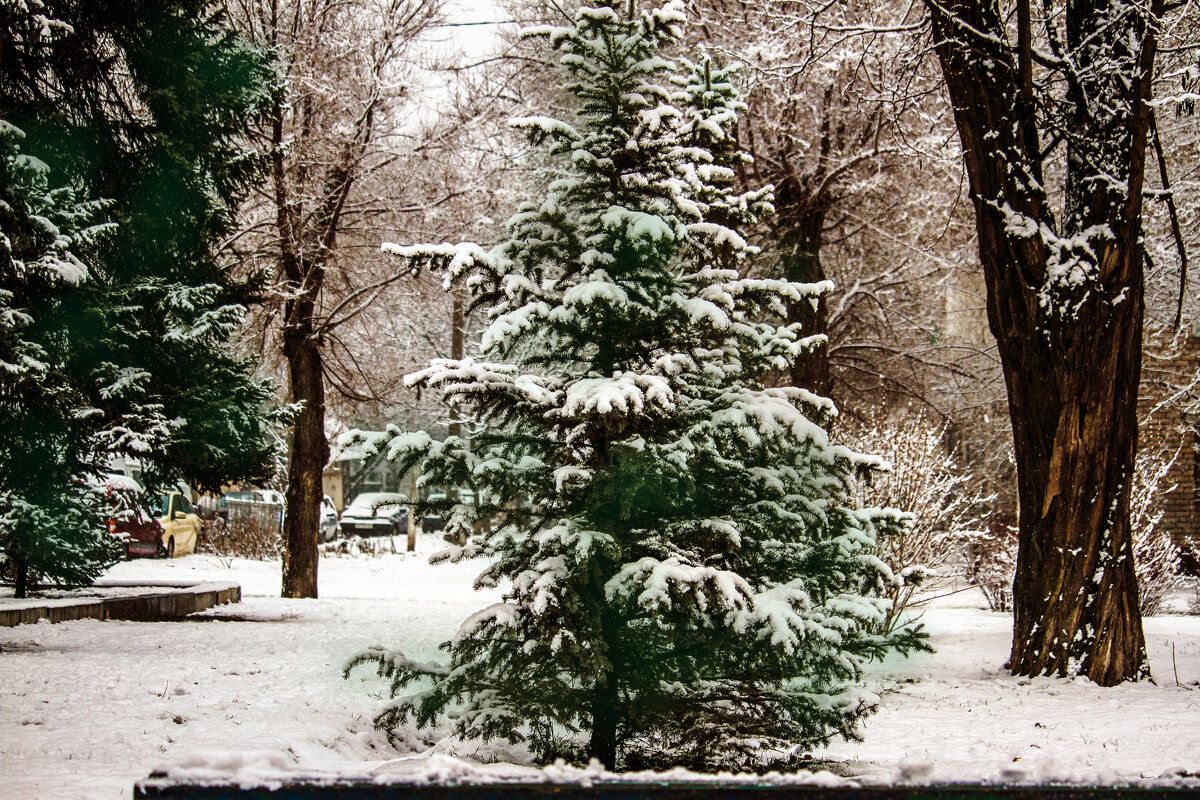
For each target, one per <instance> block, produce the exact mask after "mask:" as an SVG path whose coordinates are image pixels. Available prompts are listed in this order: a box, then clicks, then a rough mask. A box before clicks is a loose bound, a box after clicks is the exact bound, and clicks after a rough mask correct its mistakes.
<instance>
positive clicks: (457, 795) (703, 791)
mask: <svg viewBox="0 0 1200 800" xmlns="http://www.w3.org/2000/svg"><path fill="white" fill-rule="evenodd" d="M133 796H134V798H135V799H142V798H157V799H159V800H235V799H236V800H367V798H370V799H371V800H517V798H530V799H531V800H716V798H720V800H991V799H992V798H995V800H1181V799H1182V798H1192V797H1200V788H1190V787H1186V786H1161V787H1159V786H1061V785H1056V786H1029V785H1008V784H970V783H959V784H935V785H928V786H914V785H900V786H814V785H805V784H766V785H756V784H747V783H732V782H729V783H727V782H723V781H711V782H710V781H703V782H695V783H684V782H675V783H635V782H622V781H605V782H597V783H593V784H592V785H590V786H584V785H582V784H570V783H478V784H471V783H457V784H435V783H421V784H377V783H367V782H349V783H333V782H329V781H324V782H321V781H310V782H304V781H301V782H295V783H283V784H279V785H274V786H261V787H254V786H238V785H234V784H210V785H202V784H179V783H172V782H170V781H168V780H164V779H156V778H150V779H148V780H146V781H142V782H140V783H138V784H137V785H136V786H135V787H134V791H133Z"/></svg>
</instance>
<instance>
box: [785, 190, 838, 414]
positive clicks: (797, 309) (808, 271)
mask: <svg viewBox="0 0 1200 800" xmlns="http://www.w3.org/2000/svg"><path fill="white" fill-rule="evenodd" d="M824 225H825V214H824V213H823V212H808V213H803V214H800V215H797V216H796V217H795V219H794V220H791V225H790V227H789V228H788V229H787V230H785V231H783V233H782V235H781V236H780V237H779V252H780V261H781V262H782V265H783V275H784V277H785V278H786V279H787V280H789V281H798V282H800V283H816V282H818V281H823V280H825V270H824V268H823V267H822V266H821V234H822V231H823V229H824ZM787 312H788V313H787V321H788V323H789V324H791V323H794V322H799V323H800V331H801V335H802V336H813V335H815V334H828V333H829V315H828V309H827V308H826V304H825V296H824V295H822V296H820V297H819V298H817V300H816V302H813V301H811V300H801V301H800V302H789V303H788V308H787ZM789 377H790V379H791V384H792V386H799V387H800V388H803V389H808V390H809V391H811V392H815V393H816V394H819V395H821V396H822V397H828V396H829V393H830V390H831V389H832V381H831V378H830V374H829V343H828V342H827V341H826V342H822V343H821V344H819V345H817V346H816V347H814V348H813V349H811V350H809V351H808V352H806V353H801V354H800V357H799V358H797V359H796V360H795V361H794V362H793V363H792V368H791V371H790V376H789Z"/></svg>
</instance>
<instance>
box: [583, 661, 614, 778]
mask: <svg viewBox="0 0 1200 800" xmlns="http://www.w3.org/2000/svg"><path fill="white" fill-rule="evenodd" d="M618 699H619V698H618V695H617V685H616V681H615V680H614V679H613V675H612V673H611V672H610V673H607V674H606V675H604V677H603V678H602V679H600V680H598V681H597V682H596V686H595V688H593V689H592V738H591V740H590V741H589V742H588V757H590V758H594V759H596V760H597V761H599V762H600V763H601V764H603V765H604V767H605V769H608V770H610V771H612V770H615V769H616V768H617V713H618V712H617V701H618Z"/></svg>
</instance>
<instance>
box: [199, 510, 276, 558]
mask: <svg viewBox="0 0 1200 800" xmlns="http://www.w3.org/2000/svg"><path fill="white" fill-rule="evenodd" d="M196 551H197V552H199V553H208V554H211V555H215V556H218V557H220V558H226V559H228V558H249V559H253V560H255V561H270V560H272V559H276V558H279V556H280V554H281V553H282V552H283V538H282V537H281V536H280V530H279V526H278V525H277V524H272V523H271V521H270V520H267V519H264V518H263V516H262V515H259V514H236V513H234V514H230V515H229V520H228V521H225V520H223V519H221V518H220V517H217V518H216V519H213V520H210V521H208V522H206V523H204V532H203V534H202V535H201V537H200V544H199V545H198V546H197V548H196Z"/></svg>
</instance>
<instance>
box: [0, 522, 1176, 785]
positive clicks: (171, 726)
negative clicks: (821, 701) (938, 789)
mask: <svg viewBox="0 0 1200 800" xmlns="http://www.w3.org/2000/svg"><path fill="white" fill-rule="evenodd" d="M397 541H398V543H399V540H397ZM440 547H441V542H440V540H439V539H438V538H437V537H436V536H421V537H420V540H419V543H418V554H417V555H415V556H414V555H406V554H396V555H390V554H389V555H385V556H381V557H376V558H370V557H356V558H336V557H334V558H329V557H327V558H323V559H322V562H321V571H320V577H321V587H320V588H321V599H319V600H285V599H281V598H279V597H278V594H279V587H280V569H279V564H278V563H277V562H252V561H243V560H234V561H233V562H232V563H231V565H230V566H226V563H228V562H222V561H220V560H218V559H215V558H212V557H206V556H188V557H186V558H181V559H176V560H174V561H132V562H123V563H121V564H118V565H116V566H115V567H114V568H113V569H112V570H110V571H109V573H108V574H107V575H106V576H105V577H109V578H114V579H119V580H163V579H222V580H234V581H238V582H240V583H241V585H242V591H243V601H242V603H240V604H236V605H230V606H223V607H220V608H217V609H213V610H211V611H209V612H206V613H204V614H201V615H197V616H196V617H195V618H193V619H191V620H188V621H182V622H165V623H136V622H99V621H90V620H85V621H79V622H68V623H62V624H59V625H49V624H38V625H25V626H18V627H16V628H6V629H0V773H2V774H3V780H2V781H0V797H5V798H8V797H12V798H17V797H37V798H55V797H80V798H118V797H129V796H130V792H131V787H132V784H133V783H134V782H135V781H136V780H139V779H141V778H144V777H146V776H147V775H149V774H150V772H151V771H152V770H165V771H167V772H168V774H170V775H171V776H173V777H178V778H183V779H188V778H190V779H202V778H219V777H223V778H227V779H237V780H242V781H246V782H255V781H262V780H271V779H279V778H280V777H285V776H287V775H289V774H291V775H296V774H303V775H314V774H317V775H325V776H328V777H338V776H342V777H357V778H368V779H377V780H436V779H447V780H462V779H474V780H479V779H489V778H491V779H518V780H532V779H546V780H575V781H579V780H583V781H587V780H590V779H593V778H595V777H598V776H599V773H598V772H597V771H596V770H595V769H590V770H575V769H570V768H562V767H557V768H549V769H547V770H546V771H544V772H538V771H534V770H532V769H530V768H528V767H524V766H520V765H518V764H494V765H486V766H485V765H481V764H479V763H478V760H477V759H484V760H491V759H497V758H499V759H502V760H504V759H512V760H514V761H518V762H519V761H521V760H522V758H523V756H522V754H520V753H517V752H511V751H508V750H506V749H505V748H506V745H503V744H500V745H497V744H496V743H492V744H491V745H488V746H486V747H482V748H481V747H480V746H479V745H478V743H470V744H467V745H459V746H458V747H457V749H456V748H455V746H454V745H453V743H451V742H447V741H442V742H439V743H438V744H437V746H436V747H435V748H434V750H435V752H434V754H413V753H400V752H397V751H396V750H395V749H394V748H392V747H391V746H389V745H388V744H387V742H386V740H385V738H384V737H383V735H382V734H380V733H379V732H377V731H375V730H374V729H373V728H372V726H371V722H370V721H371V717H372V716H373V715H374V713H375V712H376V711H377V710H378V709H379V708H380V706H381V705H382V704H383V702H384V701H385V696H384V691H385V688H386V687H385V685H384V682H383V681H381V680H379V679H378V678H375V677H374V676H373V674H372V673H371V672H370V671H369V670H367V669H360V670H359V671H358V672H356V673H355V674H354V675H353V676H352V677H351V679H350V680H349V681H346V680H343V679H342V677H341V667H342V664H343V663H344V662H345V660H346V659H347V658H348V657H349V656H350V655H352V654H353V653H355V652H357V651H358V650H360V649H362V648H365V647H367V646H369V645H372V644H382V645H384V646H385V647H389V648H396V649H400V650H403V651H404V652H405V654H406V655H409V656H410V657H413V658H422V659H441V657H442V654H440V653H439V652H438V651H437V645H438V643H439V642H441V641H443V640H444V639H446V638H448V637H450V636H451V635H453V633H454V631H455V630H456V628H457V626H458V624H459V623H460V622H461V621H462V620H463V619H465V618H466V617H467V616H468V615H469V614H471V613H472V612H474V611H476V610H478V609H480V608H482V607H483V606H485V605H487V604H489V603H492V602H495V601H496V600H497V599H498V593H497V592H494V591H484V592H475V591H473V590H472V589H471V582H472V580H473V578H474V575H475V574H476V572H477V571H478V570H479V569H480V564H478V563H474V564H472V563H463V564H439V565H437V566H432V565H430V564H428V563H427V557H428V555H429V554H430V553H431V552H434V551H435V550H437V549H440ZM923 621H924V622H925V624H926V625H927V627H928V628H929V630H930V631H931V632H932V643H933V645H934V647H936V648H937V650H938V652H937V653H935V654H932V655H928V654H920V655H918V656H915V657H914V658H912V659H909V660H907V661H906V660H904V659H892V660H889V661H888V662H887V663H884V664H879V665H875V666H873V667H872V675H871V684H872V688H873V689H874V690H875V691H876V692H878V693H879V694H881V696H882V701H881V705H880V710H879V712H878V713H877V714H875V715H874V716H872V717H870V718H868V720H867V722H866V724H865V726H864V727H863V730H862V733H863V736H864V741H863V742H835V743H834V744H833V745H832V746H831V747H830V748H828V749H827V750H825V751H819V752H816V753H814V755H815V756H817V757H821V758H829V759H834V760H837V761H841V762H844V766H845V770H844V771H848V772H849V773H850V774H851V775H852V776H853V777H854V779H856V780H860V781H868V782H886V781H897V780H910V781H922V782H923V781H958V780H975V781H979V780H984V781H990V780H1002V781H1011V782H1040V781H1070V782H1093V781H1100V782H1105V783H1109V782H1119V781H1154V782H1163V781H1171V780H1173V779H1174V778H1173V776H1174V775H1176V774H1177V773H1179V772H1183V771H1186V772H1189V773H1193V774H1195V773H1196V772H1198V771H1200V690H1198V689H1196V688H1195V685H1194V682H1195V681H1197V680H1200V618H1197V617H1187V616H1161V617H1156V618H1151V619H1148V620H1147V621H1146V634H1147V638H1148V646H1149V651H1150V661H1151V667H1152V669H1153V672H1154V677H1155V680H1156V681H1157V685H1155V684H1151V683H1142V684H1138V685H1130V686H1123V687H1119V688H1117V689H1101V688H1099V687H1096V686H1095V685H1093V684H1091V683H1089V682H1087V681H1084V680H1079V681H1074V682H1069V681H1059V680H1051V679H1047V678H1039V679H1035V680H1032V681H1031V680H1028V679H1018V678H1013V677H1012V676H1009V675H1007V674H1006V673H1004V672H1003V670H1002V669H1001V665H1002V664H1003V662H1004V660H1005V657H1006V656H1007V651H1008V647H1009V637H1010V634H1011V621H1010V619H1009V617H1008V616H1007V615H1001V614H992V613H990V612H988V611H986V610H984V609H983V608H982V598H981V597H980V596H979V595H978V594H977V593H976V592H974V591H973V590H972V591H966V592H961V593H958V594H955V595H952V596H950V597H946V598H943V599H941V600H939V601H937V602H936V603H935V604H934V606H933V607H932V608H931V609H929V610H928V611H927V612H926V614H925V616H924V619H923ZM1172 644H1173V645H1174V648H1175V652H1174V665H1175V666H1174V668H1173V667H1172ZM1176 669H1177V670H1178V673H1179V679H1180V682H1181V683H1183V684H1184V685H1185V687H1190V688H1185V687H1180V686H1178V685H1176V682H1175V670H1176ZM421 738H422V739H424V740H425V741H430V742H433V741H436V738H437V737H436V736H433V737H429V736H422V737H421ZM414 741H416V739H415V738H414ZM455 756H460V757H461V758H456V757H455ZM472 756H475V757H476V758H475V759H473V758H471V757H472ZM839 771H842V770H839ZM803 779H804V780H812V779H813V778H812V777H811V776H803ZM817 779H818V780H822V781H829V780H834V779H833V778H832V776H830V775H828V774H825V775H823V776H819V777H818V778H817Z"/></svg>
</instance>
